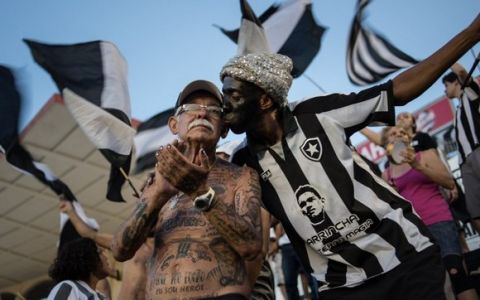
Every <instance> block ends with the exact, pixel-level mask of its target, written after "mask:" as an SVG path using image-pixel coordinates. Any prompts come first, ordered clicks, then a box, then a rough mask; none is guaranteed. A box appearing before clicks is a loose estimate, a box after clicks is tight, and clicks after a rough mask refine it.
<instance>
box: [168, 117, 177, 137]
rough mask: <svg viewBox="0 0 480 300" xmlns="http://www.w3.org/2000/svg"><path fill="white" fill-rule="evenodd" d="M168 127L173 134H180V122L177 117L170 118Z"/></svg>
mask: <svg viewBox="0 0 480 300" xmlns="http://www.w3.org/2000/svg"><path fill="white" fill-rule="evenodd" d="M168 127H169V128H170V131H171V132H172V133H173V134H178V120H177V117H175V116H171V117H170V118H168Z"/></svg>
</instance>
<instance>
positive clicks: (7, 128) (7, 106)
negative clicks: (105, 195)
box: [0, 66, 98, 247]
mask: <svg viewBox="0 0 480 300" xmlns="http://www.w3.org/2000/svg"><path fill="white" fill-rule="evenodd" d="M21 106H22V103H21V97H20V93H19V92H18V90H17V87H16V85H15V77H14V75H13V72H12V71H11V70H10V69H9V68H7V67H5V66H0V128H1V129H2V130H0V152H1V153H3V155H5V158H6V161H7V163H8V164H10V165H11V166H12V167H13V168H15V169H16V170H18V171H19V172H21V173H23V174H27V175H30V176H34V177H35V178H37V179H38V180H39V181H40V182H42V183H43V184H45V185H46V186H48V187H49V188H50V189H51V190H52V191H53V192H54V193H55V194H57V195H59V196H60V195H62V196H63V198H64V199H65V200H68V201H71V202H72V205H73V206H74V207H75V210H76V211H77V213H78V215H79V217H80V218H81V219H82V220H83V221H84V222H85V223H87V224H89V226H91V227H93V228H96V229H98V224H97V222H96V221H95V220H94V219H90V218H88V217H87V216H86V215H85V213H84V211H83V209H82V207H81V206H80V203H79V202H78V201H77V199H76V198H75V196H74V195H73V193H72V191H71V190H70V188H69V187H68V186H67V185H66V184H65V183H64V182H63V181H61V180H60V179H58V178H57V177H56V176H55V175H54V174H53V172H52V171H51V170H50V169H49V168H48V166H47V165H45V164H43V163H40V162H37V161H34V160H33V158H32V155H31V154H30V152H28V151H27V150H26V149H25V148H24V147H23V146H22V145H21V144H20V141H19V139H18V120H19V116H20V111H21ZM60 232H61V233H60V243H59V244H60V247H61V246H63V245H64V243H66V242H68V241H71V240H73V239H75V238H77V237H80V235H79V234H78V232H77V231H76V230H75V228H74V227H73V224H72V223H71V222H70V220H69V219H68V216H67V215H66V214H63V213H60Z"/></svg>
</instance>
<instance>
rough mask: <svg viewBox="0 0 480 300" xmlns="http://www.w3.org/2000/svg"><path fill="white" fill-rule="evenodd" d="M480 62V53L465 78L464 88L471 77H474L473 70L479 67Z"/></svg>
mask: <svg viewBox="0 0 480 300" xmlns="http://www.w3.org/2000/svg"><path fill="white" fill-rule="evenodd" d="M479 62H480V53H479V54H478V55H477V56H476V57H475V61H474V62H473V65H472V67H471V68H470V71H469V72H468V75H467V78H465V81H464V82H463V84H462V90H463V89H464V88H465V86H466V85H467V84H468V82H469V81H470V78H471V77H472V74H473V71H474V70H475V68H476V67H477V65H478V63H479Z"/></svg>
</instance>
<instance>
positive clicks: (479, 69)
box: [470, 48, 480, 72]
mask: <svg viewBox="0 0 480 300" xmlns="http://www.w3.org/2000/svg"><path fill="white" fill-rule="evenodd" d="M470 53H472V55H473V58H474V59H475V58H476V57H477V54H475V50H473V48H472V49H470ZM477 69H478V71H479V72H480V67H479V66H478V65H477Z"/></svg>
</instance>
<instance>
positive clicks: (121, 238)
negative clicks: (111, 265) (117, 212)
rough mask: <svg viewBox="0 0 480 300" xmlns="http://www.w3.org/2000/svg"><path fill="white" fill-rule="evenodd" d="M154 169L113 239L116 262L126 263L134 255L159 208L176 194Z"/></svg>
mask: <svg viewBox="0 0 480 300" xmlns="http://www.w3.org/2000/svg"><path fill="white" fill-rule="evenodd" d="M155 169H156V170H155V173H154V175H153V174H152V175H150V176H149V178H148V179H147V183H146V185H145V186H144V190H143V191H142V195H141V197H140V202H139V203H138V204H137V207H136V208H135V211H134V212H133V214H132V215H131V216H130V218H129V219H128V220H127V221H126V222H125V223H124V224H123V225H122V227H121V228H120V230H119V231H118V232H117V233H116V234H115V235H114V237H113V240H112V246H111V249H112V253H113V256H114V257H115V259H116V260H118V261H126V260H128V259H130V258H132V257H133V256H134V255H135V252H136V251H137V250H138V248H140V246H141V245H142V244H143V243H144V242H145V240H146V239H147V236H148V234H149V233H150V232H151V230H152V229H153V227H154V226H155V224H156V223H157V219H158V214H159V212H160V210H161V208H162V207H163V205H164V204H165V203H166V202H167V201H168V199H170V197H171V196H173V195H174V194H175V193H176V190H175V188H173V187H172V186H171V185H170V184H169V183H168V182H167V181H166V180H165V178H163V176H162V175H160V173H159V172H158V168H155Z"/></svg>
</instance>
